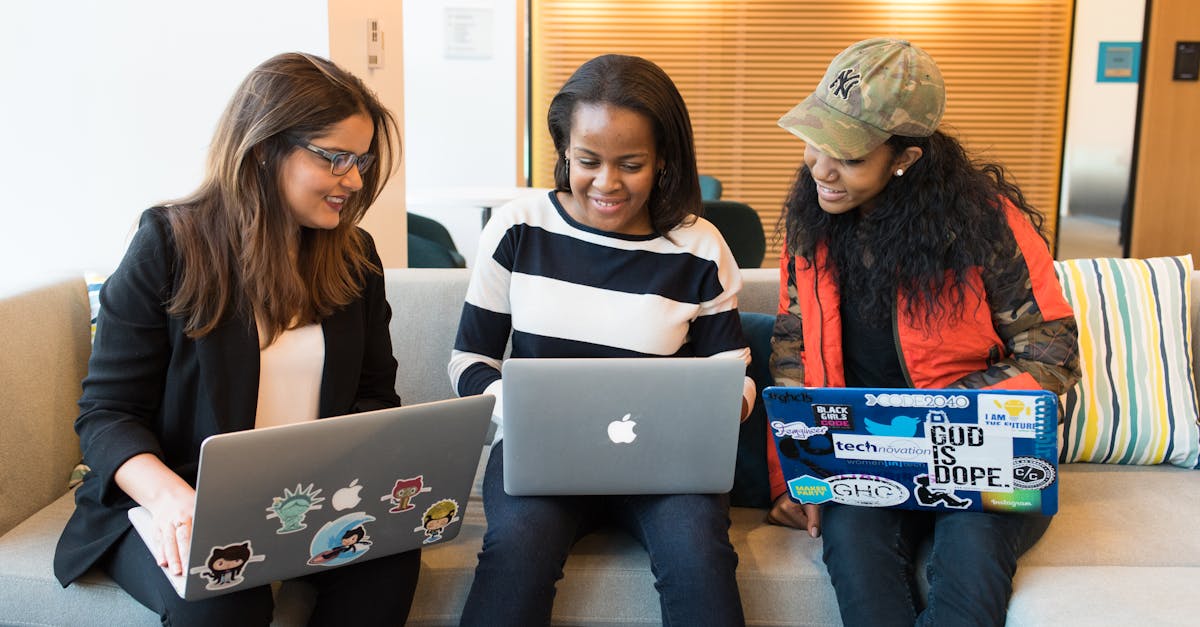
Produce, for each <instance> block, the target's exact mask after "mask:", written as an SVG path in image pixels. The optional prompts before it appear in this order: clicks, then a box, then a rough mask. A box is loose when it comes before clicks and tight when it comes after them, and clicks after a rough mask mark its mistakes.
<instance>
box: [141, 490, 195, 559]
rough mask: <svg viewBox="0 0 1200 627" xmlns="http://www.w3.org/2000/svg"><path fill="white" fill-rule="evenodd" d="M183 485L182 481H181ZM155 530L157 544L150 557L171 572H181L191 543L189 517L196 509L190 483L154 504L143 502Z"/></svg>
mask: <svg viewBox="0 0 1200 627" xmlns="http://www.w3.org/2000/svg"><path fill="white" fill-rule="evenodd" d="M184 485H186V484H184ZM145 507H146V509H148V510H150V514H151V515H152V516H153V517H154V527H155V528H156V529H158V547H157V550H156V551H155V555H154V558H155V559H156V560H158V565H159V566H166V567H167V568H168V569H169V570H170V571H171V574H173V575H182V574H183V569H184V568H187V558H188V548H189V547H190V546H191V545H192V516H193V514H194V513H195V511H196V492H195V490H192V488H191V487H190V486H188V489H187V491H186V492H184V491H183V490H180V493H179V494H175V493H172V494H170V495H165V496H164V497H163V498H161V499H159V502H158V503H154V504H151V505H146V506H145Z"/></svg>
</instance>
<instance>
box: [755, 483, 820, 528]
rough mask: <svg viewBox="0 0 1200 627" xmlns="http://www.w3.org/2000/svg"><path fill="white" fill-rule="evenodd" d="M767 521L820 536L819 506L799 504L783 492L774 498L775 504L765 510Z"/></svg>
mask: <svg viewBox="0 0 1200 627" xmlns="http://www.w3.org/2000/svg"><path fill="white" fill-rule="evenodd" d="M767 522H769V523H771V524H773V525H786V526H788V527H795V528H796V529H807V530H808V535H810V536H812V537H814V538H818V537H820V536H821V506H820V505H814V504H812V503H807V504H805V505H801V504H799V503H796V502H795V501H793V500H792V499H790V498H788V495H786V494H783V495H781V496H780V497H779V498H777V499H775V505H773V506H772V507H771V511H770V512H767Z"/></svg>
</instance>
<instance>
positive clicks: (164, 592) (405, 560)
mask: <svg viewBox="0 0 1200 627" xmlns="http://www.w3.org/2000/svg"><path fill="white" fill-rule="evenodd" d="M100 567H101V568H102V569H103V570H104V571H105V572H107V573H108V574H109V576H110V577H112V578H113V580H114V581H116V582H117V583H118V584H119V585H120V586H121V587H122V588H124V589H125V591H126V592H128V593H129V594H130V595H131V596H133V598H135V599H137V600H138V602H139V603H141V604H142V605H145V606H146V607H148V608H150V609H151V610H153V611H154V612H156V613H157V614H158V615H159V617H160V618H161V619H162V624H163V625H205V626H212V625H230V626H234V625H267V624H269V623H270V622H271V613H272V610H273V608H274V602H273V601H272V598H271V587H270V586H258V587H256V588H247V589H245V590H238V591H236V592H230V593H229V594H224V595H221V596H218V597H212V598H209V599H202V600H199V601H184V600H183V599H181V598H179V595H178V594H176V593H175V588H173V587H171V584H170V582H168V581H167V578H166V577H164V576H163V573H162V569H161V568H160V567H159V566H158V563H157V562H155V561H154V557H153V556H152V555H151V554H150V550H149V549H148V548H146V544H145V543H144V542H142V540H141V538H140V537H139V536H138V534H137V533H136V532H134V531H133V530H130V531H129V532H128V533H126V534H125V537H124V538H122V539H121V541H120V542H118V543H117V544H116V545H115V546H113V548H112V549H111V550H110V551H109V553H108V554H107V556H106V557H105V559H104V560H103V561H101V563H100ZM420 568H421V551H420V550H419V549H417V550H413V551H409V552H407V553H398V554H396V555H390V556H388V557H381V558H377V559H372V560H367V561H356V562H354V563H353V564H349V565H346V566H342V567H340V568H335V569H332V570H323V571H320V572H316V573H314V574H312V575H306V576H304V577H301V578H300V580H301V581H304V582H306V583H309V584H311V585H313V587H315V588H316V589H317V604H316V607H315V608H314V609H313V613H312V616H311V617H310V618H309V624H310V625H403V624H404V621H405V620H407V618H408V610H409V609H410V607H411V606H412V599H413V592H414V591H415V590H416V587H417V575H418V574H419V572H420Z"/></svg>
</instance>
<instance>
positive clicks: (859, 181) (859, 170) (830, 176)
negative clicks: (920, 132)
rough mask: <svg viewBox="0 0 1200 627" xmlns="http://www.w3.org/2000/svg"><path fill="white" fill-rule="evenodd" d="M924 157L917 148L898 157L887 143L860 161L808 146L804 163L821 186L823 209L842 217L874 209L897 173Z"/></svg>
mask: <svg viewBox="0 0 1200 627" xmlns="http://www.w3.org/2000/svg"><path fill="white" fill-rule="evenodd" d="M921 154H922V151H921V149H920V148H917V147H915V146H914V147H909V148H906V149H904V150H903V151H902V152H899V153H895V152H893V149H892V147H891V146H890V145H888V144H886V143H885V144H881V145H880V146H879V147H877V148H875V150H872V151H871V152H869V153H867V154H866V155H865V156H863V157H860V158H858V159H837V158H835V157H831V156H829V155H827V154H825V153H823V152H821V151H820V150H818V149H816V148H814V147H813V146H812V144H806V145H805V147H804V163H805V164H806V165H807V166H808V171H809V172H810V173H811V174H812V177H813V181H814V182H816V184H817V202H818V203H819V204H820V205H821V209H824V210H825V212H826V213H832V214H841V213H846V212H848V211H850V210H852V209H856V208H862V210H864V211H870V210H871V209H873V208H874V207H875V205H876V204H877V203H878V199H879V194H880V192H882V191H883V188H884V187H886V186H887V184H888V181H890V180H891V179H892V177H893V176H896V171H897V170H900V169H907V168H908V167H909V166H911V165H912V164H914V163H916V161H917V159H920V158H921Z"/></svg>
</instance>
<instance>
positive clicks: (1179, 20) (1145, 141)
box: [1129, 0, 1200, 265]
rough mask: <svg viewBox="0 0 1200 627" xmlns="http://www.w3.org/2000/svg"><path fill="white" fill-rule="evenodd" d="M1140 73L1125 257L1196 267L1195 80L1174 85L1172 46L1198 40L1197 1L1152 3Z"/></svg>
mask: <svg viewBox="0 0 1200 627" xmlns="http://www.w3.org/2000/svg"><path fill="white" fill-rule="evenodd" d="M1148 6H1149V8H1150V30H1149V32H1148V33H1147V37H1146V41H1147V44H1146V50H1145V52H1146V67H1145V72H1144V73H1143V74H1142V110H1141V138H1140V140H1139V146H1138V153H1137V155H1138V156H1137V172H1136V173H1135V175H1134V176H1135V179H1134V180H1135V188H1134V197H1133V230H1132V233H1131V235H1130V239H1129V255H1130V256H1131V257H1162V256H1167V255H1185V254H1189V253H1190V254H1191V255H1192V257H1193V262H1194V263H1196V264H1197V265H1200V200H1198V199H1200V115H1197V112H1200V82H1196V81H1176V80H1172V78H1171V76H1172V74H1173V70H1174V67H1175V42H1177V41H1197V40H1200V5H1197V3H1196V0H1152V1H1151V2H1149V3H1148Z"/></svg>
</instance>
